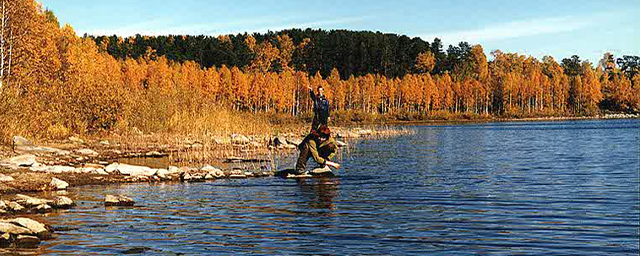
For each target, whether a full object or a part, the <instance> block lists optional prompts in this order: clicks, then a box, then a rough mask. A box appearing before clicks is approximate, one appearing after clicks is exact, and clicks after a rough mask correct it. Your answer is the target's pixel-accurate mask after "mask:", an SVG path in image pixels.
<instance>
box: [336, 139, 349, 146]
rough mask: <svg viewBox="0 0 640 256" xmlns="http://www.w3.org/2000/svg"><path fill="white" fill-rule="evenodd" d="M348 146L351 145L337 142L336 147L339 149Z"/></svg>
mask: <svg viewBox="0 0 640 256" xmlns="http://www.w3.org/2000/svg"><path fill="white" fill-rule="evenodd" d="M347 145H349V144H347V143H346V142H342V141H339V140H336V146H338V147H339V148H341V147H346V146H347Z"/></svg>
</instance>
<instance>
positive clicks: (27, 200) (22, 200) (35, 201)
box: [13, 194, 52, 207]
mask: <svg viewBox="0 0 640 256" xmlns="http://www.w3.org/2000/svg"><path fill="white" fill-rule="evenodd" d="M13 200H14V201H15V202H16V203H19V204H21V205H25V206H27V207H33V206H38V205H41V204H49V203H51V202H52V201H51V200H46V199H40V198H36V197H30V196H27V195H23V194H17V195H16V196H15V197H14V199H13Z"/></svg>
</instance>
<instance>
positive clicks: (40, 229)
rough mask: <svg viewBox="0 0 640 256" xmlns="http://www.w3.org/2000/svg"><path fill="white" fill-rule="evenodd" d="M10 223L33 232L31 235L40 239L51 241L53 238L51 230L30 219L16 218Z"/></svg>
mask: <svg viewBox="0 0 640 256" xmlns="http://www.w3.org/2000/svg"><path fill="white" fill-rule="evenodd" d="M9 223H11V224H15V225H18V226H21V227H23V228H26V229H28V230H30V231H31V233H30V234H34V235H36V236H37V237H38V238H40V239H43V240H44V239H49V238H51V230H49V229H47V227H46V226H45V225H44V224H42V223H40V222H37V221H35V220H32V219H29V218H15V219H11V220H9Z"/></svg>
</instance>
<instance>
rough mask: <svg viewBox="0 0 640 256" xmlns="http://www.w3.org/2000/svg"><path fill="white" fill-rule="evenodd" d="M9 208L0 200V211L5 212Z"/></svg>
mask: <svg viewBox="0 0 640 256" xmlns="http://www.w3.org/2000/svg"><path fill="white" fill-rule="evenodd" d="M8 208H9V206H7V203H6V202H5V201H4V200H0V210H3V211H6V210H7V209H8Z"/></svg>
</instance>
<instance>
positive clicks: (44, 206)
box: [30, 204, 53, 213]
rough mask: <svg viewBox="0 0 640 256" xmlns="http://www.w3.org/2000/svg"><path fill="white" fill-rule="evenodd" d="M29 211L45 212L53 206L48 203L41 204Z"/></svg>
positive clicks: (51, 209) (49, 210)
mask: <svg viewBox="0 0 640 256" xmlns="http://www.w3.org/2000/svg"><path fill="white" fill-rule="evenodd" d="M30 211H33V212H37V213H46V212H52V211H53V208H52V207H51V206H49V205H48V204H41V205H38V206H36V207H35V208H33V209H31V210H30Z"/></svg>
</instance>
